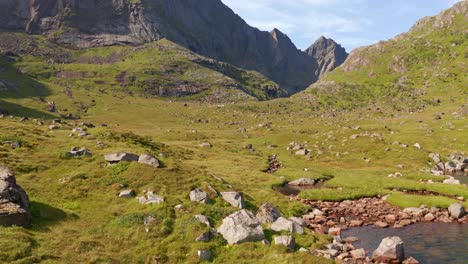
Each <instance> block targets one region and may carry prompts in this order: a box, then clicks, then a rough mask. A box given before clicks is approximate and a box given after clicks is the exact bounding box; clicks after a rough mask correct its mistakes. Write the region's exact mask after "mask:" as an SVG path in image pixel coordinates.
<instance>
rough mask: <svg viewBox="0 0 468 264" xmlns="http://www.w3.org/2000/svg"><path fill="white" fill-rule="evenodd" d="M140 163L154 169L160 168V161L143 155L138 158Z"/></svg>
mask: <svg viewBox="0 0 468 264" xmlns="http://www.w3.org/2000/svg"><path fill="white" fill-rule="evenodd" d="M138 163H142V164H146V165H149V166H152V167H154V168H159V167H160V164H159V160H158V159H157V158H155V157H153V156H150V155H147V154H143V155H141V156H140V157H139V158H138Z"/></svg>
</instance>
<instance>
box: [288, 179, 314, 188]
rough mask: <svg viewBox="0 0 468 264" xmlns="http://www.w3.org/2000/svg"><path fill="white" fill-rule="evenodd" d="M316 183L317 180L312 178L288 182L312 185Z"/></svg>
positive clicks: (295, 184)
mask: <svg viewBox="0 0 468 264" xmlns="http://www.w3.org/2000/svg"><path fill="white" fill-rule="evenodd" d="M314 184H315V181H314V180H313V179H310V178H300V179H297V180H295V181H292V182H290V183H288V185H291V186H312V185H314Z"/></svg>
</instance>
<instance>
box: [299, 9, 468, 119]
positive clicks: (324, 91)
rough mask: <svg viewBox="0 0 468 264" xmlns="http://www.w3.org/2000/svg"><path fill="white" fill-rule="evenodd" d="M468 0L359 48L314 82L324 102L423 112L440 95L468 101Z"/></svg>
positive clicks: (316, 93) (313, 86)
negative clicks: (385, 39) (372, 43)
mask: <svg viewBox="0 0 468 264" xmlns="http://www.w3.org/2000/svg"><path fill="white" fill-rule="evenodd" d="M467 19H468V1H461V2H459V3H457V4H455V5H454V6H453V7H452V8H450V9H448V10H446V11H444V12H442V13H440V14H439V15H437V16H433V17H426V18H423V19H421V20H420V21H418V22H417V23H416V24H415V25H414V26H413V27H412V28H411V29H410V30H409V32H407V33H404V34H401V35H398V36H396V37H395V38H393V39H390V40H388V41H381V42H379V43H377V44H374V45H371V46H367V47H362V48H358V49H355V50H353V51H352V52H351V54H350V55H349V56H348V58H347V59H346V61H345V62H344V63H343V64H342V65H341V66H340V67H338V68H337V69H336V70H334V71H333V72H331V73H330V74H328V75H327V76H325V77H324V78H322V79H321V80H320V81H319V82H318V83H315V84H313V85H312V86H311V89H308V90H307V92H306V93H312V94H314V95H315V98H316V100H317V101H318V102H320V104H322V105H326V106H330V107H335V108H343V109H355V108H357V107H361V106H366V105H369V104H378V105H379V106H378V107H379V108H393V109H397V110H404V109H406V110H409V111H421V110H423V109H424V108H426V107H428V106H429V105H433V104H438V102H440V101H441V99H440V98H452V99H451V100H453V102H459V103H460V104H466V103H467V102H466V98H468V90H467V89H466V84H467V83H468V76H467V74H466V67H467V65H466V57H467V50H468V43H467V39H468V32H467V30H466V25H467V23H466V22H467Z"/></svg>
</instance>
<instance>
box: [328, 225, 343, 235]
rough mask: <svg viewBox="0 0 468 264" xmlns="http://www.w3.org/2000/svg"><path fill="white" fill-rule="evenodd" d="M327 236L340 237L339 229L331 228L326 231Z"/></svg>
mask: <svg viewBox="0 0 468 264" xmlns="http://www.w3.org/2000/svg"><path fill="white" fill-rule="evenodd" d="M328 235H330V236H340V235H341V228H337V227H333V228H330V229H328Z"/></svg>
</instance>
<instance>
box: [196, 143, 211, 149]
mask: <svg viewBox="0 0 468 264" xmlns="http://www.w3.org/2000/svg"><path fill="white" fill-rule="evenodd" d="M198 146H199V147H201V148H211V147H213V145H211V143H210V142H203V143H200V145H198Z"/></svg>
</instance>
